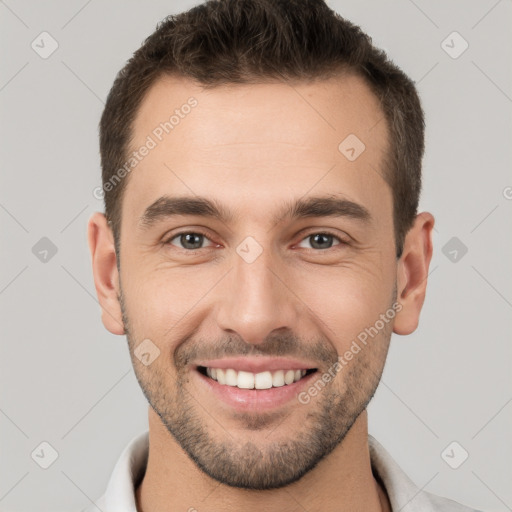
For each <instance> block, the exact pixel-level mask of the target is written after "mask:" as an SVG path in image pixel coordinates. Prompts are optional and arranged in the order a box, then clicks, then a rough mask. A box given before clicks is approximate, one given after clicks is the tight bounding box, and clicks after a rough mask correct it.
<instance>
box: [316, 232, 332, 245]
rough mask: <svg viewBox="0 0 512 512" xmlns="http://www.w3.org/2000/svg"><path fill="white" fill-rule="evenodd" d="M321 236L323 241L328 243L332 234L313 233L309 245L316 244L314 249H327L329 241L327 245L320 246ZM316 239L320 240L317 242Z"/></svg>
mask: <svg viewBox="0 0 512 512" xmlns="http://www.w3.org/2000/svg"><path fill="white" fill-rule="evenodd" d="M322 238H323V241H324V243H328V241H329V239H331V238H332V236H331V235H327V234H323V233H318V234H316V235H313V242H312V244H311V245H312V246H313V247H315V246H317V247H315V248H316V249H329V247H330V245H331V244H329V243H328V247H322V246H321V244H322V240H321V239H322ZM318 239H320V242H317V241H318ZM326 240H327V242H326ZM331 242H332V240H331ZM319 245H320V247H318V246H319Z"/></svg>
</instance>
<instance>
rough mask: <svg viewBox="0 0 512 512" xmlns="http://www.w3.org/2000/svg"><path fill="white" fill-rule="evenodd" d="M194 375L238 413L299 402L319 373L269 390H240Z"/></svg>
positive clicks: (200, 375) (203, 376) (264, 409)
mask: <svg viewBox="0 0 512 512" xmlns="http://www.w3.org/2000/svg"><path fill="white" fill-rule="evenodd" d="M194 373H195V374H196V375H197V376H198V377H199V380H200V381H201V382H202V383H204V384H205V385H206V386H208V390H209V391H210V392H213V393H215V396H217V397H218V398H219V399H220V400H222V401H223V402H224V403H226V404H227V405H229V406H230V407H232V408H233V409H235V410H238V411H267V410H270V409H275V408H277V407H280V406H283V405H285V404H286V403H288V402H290V401H292V400H293V399H296V401H297V402H298V400H297V395H298V394H299V393H300V392H301V390H302V389H303V388H305V387H306V386H307V385H308V384H309V382H310V380H311V379H312V378H314V377H315V375H316V374H317V373H318V372H313V373H310V374H309V375H306V376H305V377H302V379H300V380H298V381H297V382H294V383H293V384H285V385H284V386H279V387H277V388H269V389H240V388H237V387H236V386H227V385H225V384H219V383H218V382H217V381H216V380H214V379H211V378H210V377H207V376H206V375H203V374H202V373H201V372H199V371H198V370H195V371H194Z"/></svg>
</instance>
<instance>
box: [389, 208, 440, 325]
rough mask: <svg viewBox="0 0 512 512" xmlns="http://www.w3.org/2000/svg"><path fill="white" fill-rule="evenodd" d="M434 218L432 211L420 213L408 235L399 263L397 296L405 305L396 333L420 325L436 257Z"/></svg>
mask: <svg viewBox="0 0 512 512" xmlns="http://www.w3.org/2000/svg"><path fill="white" fill-rule="evenodd" d="M434 222H435V220H434V217H433V216H432V215H431V214H430V213H428V212H423V213H420V214H419V215H417V216H416V219H415V221H414V224H413V226H412V227H411V229H410V230H409V231H408V233H407V235H406V236H405V240H404V248H403V252H402V256H401V257H400V259H399V260H398V267H397V300H398V302H399V303H400V304H401V305H402V309H401V310H400V311H399V312H398V313H397V315H396V316H395V322H394V325H393V332H395V333H396V334H411V333H412V332H414V331H415V330H416V328H417V327H418V322H419V318H420V312H421V308H422V307H423V302H424V300H425V293H426V290H427V278H428V268H429V265H430V260H431V259H432V229H433V227H434Z"/></svg>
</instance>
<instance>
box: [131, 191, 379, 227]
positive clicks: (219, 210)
mask: <svg viewBox="0 0 512 512" xmlns="http://www.w3.org/2000/svg"><path fill="white" fill-rule="evenodd" d="M179 215H193V216H199V217H207V218H212V219H217V220H219V221H221V222H222V223H225V224H229V223H230V222H233V220H234V219H235V218H236V212H233V211H231V210H229V209H227V208H225V207H224V206H222V205H221V204H219V203H218V202H217V201H215V200H211V199H207V198H206V197H200V196H194V197H193V196H181V197H171V196H168V195H165V196H162V197H160V198H158V199H157V200H156V201H154V202H153V203H152V204H151V205H150V206H148V207H147V208H146V209H145V211H144V213H143V214H142V215H141V217H140V219H139V227H140V229H141V230H144V231H145V230H149V229H150V228H151V227H153V226H154V225H155V224H157V223H158V222H160V221H162V220H164V219H168V218H171V217H174V216H179ZM308 217H349V218H352V219H355V220H359V221H362V222H365V223H368V222H370V221H371V220H372V216H371V215H370V212H369V211H368V209H367V208H365V207H364V206H362V205H360V204H358V203H355V202H353V201H350V200H348V199H343V198H340V197H336V196H315V197H308V198H306V199H302V198H300V199H298V200H296V201H287V202H285V204H284V207H283V209H282V210H281V212H279V213H278V214H277V215H275V216H274V217H273V219H272V222H273V223H274V224H278V223H280V222H282V221H283V220H286V219H301V218H308Z"/></svg>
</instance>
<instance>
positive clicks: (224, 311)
mask: <svg viewBox="0 0 512 512" xmlns="http://www.w3.org/2000/svg"><path fill="white" fill-rule="evenodd" d="M224 287H225V290H224V293H223V294H222V296H223V300H222V301H221V304H220V305H219V310H218V311H217V322H218V326H219V328H221V329H223V330H225V331H229V332H236V333H237V334H238V335H239V336H240V337H241V338H242V339H243V340H244V341H245V342H247V343H252V344H258V343H261V342H262V341H264V339H265V338H266V337H267V336H268V335H269V334H270V333H271V332H272V331H274V330H275V329H280V328H283V327H285V328H288V329H291V328H294V327H295V326H296V322H297V320H298V317H297V314H298V312H297V301H296V300H294V295H293V294H292V293H291V292H290V291H289V290H288V288H287V284H285V276H284V272H283V271H282V266H281V265H280V264H279V262H278V260H277V257H276V256H275V255H274V254H273V253H272V249H271V248H270V247H265V248H263V247H262V246H261V245H260V244H258V243H257V242H256V241H255V240H254V239H253V238H251V237H248V238H247V239H245V240H244V241H243V242H242V243H241V244H240V245H239V246H238V247H237V248H236V253H235V252H234V253H233V270H232V271H231V272H230V273H229V276H228V279H226V280H224Z"/></svg>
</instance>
